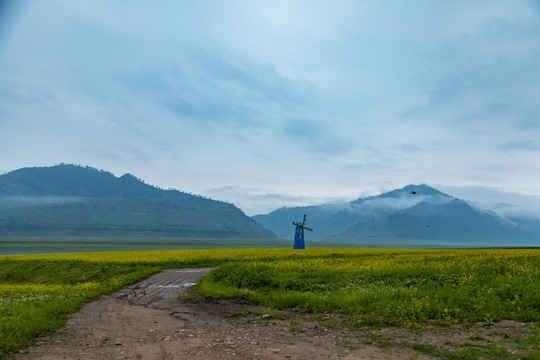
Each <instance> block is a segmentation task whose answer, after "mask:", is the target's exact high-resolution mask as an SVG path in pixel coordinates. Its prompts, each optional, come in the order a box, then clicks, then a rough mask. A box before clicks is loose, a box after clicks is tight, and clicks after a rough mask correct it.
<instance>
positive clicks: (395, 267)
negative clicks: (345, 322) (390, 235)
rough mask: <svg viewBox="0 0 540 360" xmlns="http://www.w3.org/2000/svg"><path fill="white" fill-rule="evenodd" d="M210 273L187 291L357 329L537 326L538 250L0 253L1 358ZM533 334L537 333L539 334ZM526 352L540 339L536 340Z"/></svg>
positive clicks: (539, 313) (539, 311)
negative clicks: (191, 274) (123, 291)
mask: <svg viewBox="0 0 540 360" xmlns="http://www.w3.org/2000/svg"><path fill="white" fill-rule="evenodd" d="M197 266H200V267H203V266H204V267H206V266H210V267H214V270H213V271H212V272H211V273H210V275H209V276H207V277H206V278H205V279H204V280H203V281H202V282H201V283H200V284H198V285H197V286H196V287H195V288H194V289H193V291H194V295H195V294H197V295H198V296H205V297H215V298H243V299H248V300H250V301H253V302H256V303H259V304H262V305H265V306H267V307H269V308H272V309H283V308H290V309H296V310H299V311H307V312H310V313H315V314H316V313H321V312H330V313H341V314H347V315H351V316H352V317H353V318H354V322H355V324H356V325H358V326H382V325H384V326H389V325H390V326H409V327H410V326H422V324H423V323H425V322H426V321H432V320H433V321H435V322H436V323H437V324H439V325H440V326H449V325H452V324H457V323H459V324H466V323H476V322H483V323H488V324H489V323H494V322H497V321H500V320H503V319H509V320H516V321H521V322H527V323H530V324H532V326H533V328H534V327H536V329H537V324H538V322H539V321H540V249H467V250H410V249H409V250H403V249H402V250H395V249H352V248H349V249H338V248H317V249H308V250H305V251H295V250H292V249H213V250H167V251H146V252H143V251H138V252H103V253H99V252H95V253H73V254H41V255H40V254H36V255H17V256H0V356H2V355H6V354H8V353H10V352H14V351H17V350H19V349H21V348H24V347H26V346H28V345H29V344H31V343H32V342H33V341H34V339H35V338H36V337H37V336H39V335H43V334H49V333H52V332H54V331H55V330H56V329H57V328H58V327H60V326H62V325H63V324H64V323H65V321H66V319H67V315H68V314H70V313H73V312H74V311H76V310H77V309H79V308H80V306H82V304H83V303H85V302H88V301H91V300H93V299H96V298H97V297H99V296H100V295H101V294H105V293H110V292H112V291H115V290H117V289H119V288H121V287H123V286H125V285H128V284H132V283H134V282H137V281H139V280H142V279H144V278H146V277H148V276H149V275H151V274H153V273H155V272H157V271H160V270H162V269H167V268H181V267H197ZM536 338H538V336H536ZM533 346H534V348H533V351H537V350H538V342H536V343H535V342H534V341H533Z"/></svg>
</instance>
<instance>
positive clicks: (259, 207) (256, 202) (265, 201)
mask: <svg viewBox="0 0 540 360" xmlns="http://www.w3.org/2000/svg"><path fill="white" fill-rule="evenodd" d="M204 194H205V195H206V196H209V197H212V198H214V199H217V200H222V201H228V202H231V203H234V204H235V205H236V206H238V207H239V208H240V209H242V210H243V211H244V212H245V213H246V214H247V215H249V216H253V215H258V214H266V213H269V212H271V211H273V210H276V209H278V208H281V207H287V206H308V205H321V204H327V203H343V202H344V201H345V199H343V198H341V197H318V198H317V197H313V196H302V195H291V194H285V193H279V192H274V191H271V190H267V189H262V188H253V187H252V188H245V187H241V186H223V187H220V188H215V189H209V190H206V191H204Z"/></svg>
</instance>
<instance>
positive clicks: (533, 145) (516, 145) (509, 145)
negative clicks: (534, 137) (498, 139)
mask: <svg viewBox="0 0 540 360" xmlns="http://www.w3.org/2000/svg"><path fill="white" fill-rule="evenodd" d="M499 149H501V150H510V151H540V142H539V141H528V140H522V141H508V142H505V143H502V144H500V145H499Z"/></svg>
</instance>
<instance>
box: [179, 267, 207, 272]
mask: <svg viewBox="0 0 540 360" xmlns="http://www.w3.org/2000/svg"><path fill="white" fill-rule="evenodd" d="M201 271H208V269H205V268H198V269H180V270H176V272H201Z"/></svg>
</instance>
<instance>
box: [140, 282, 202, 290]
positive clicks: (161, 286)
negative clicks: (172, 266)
mask: <svg viewBox="0 0 540 360" xmlns="http://www.w3.org/2000/svg"><path fill="white" fill-rule="evenodd" d="M193 285H195V283H185V284H176V285H141V286H140V287H145V288H163V289H170V288H179V287H181V286H182V287H189V286H193Z"/></svg>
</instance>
